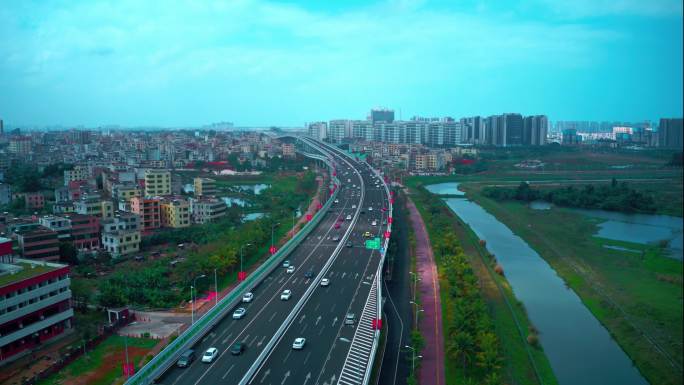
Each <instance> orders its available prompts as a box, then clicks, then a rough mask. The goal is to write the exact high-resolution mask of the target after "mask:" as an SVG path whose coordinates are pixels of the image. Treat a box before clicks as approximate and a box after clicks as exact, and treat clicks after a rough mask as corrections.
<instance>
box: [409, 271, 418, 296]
mask: <svg viewBox="0 0 684 385" xmlns="http://www.w3.org/2000/svg"><path fill="white" fill-rule="evenodd" d="M409 274H411V275H412V276H413V302H416V291H417V290H418V281H420V280H421V279H420V277H418V274H416V273H414V272H412V271H409Z"/></svg>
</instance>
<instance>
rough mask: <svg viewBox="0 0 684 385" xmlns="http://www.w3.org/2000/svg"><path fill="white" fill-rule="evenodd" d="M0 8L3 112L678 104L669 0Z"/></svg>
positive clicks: (528, 110)
mask: <svg viewBox="0 0 684 385" xmlns="http://www.w3.org/2000/svg"><path fill="white" fill-rule="evenodd" d="M0 15H1V16H3V19H4V20H7V22H6V23H4V24H3V25H2V26H0V35H3V36H10V37H12V38H11V39H2V42H0V57H2V59H0V84H1V85H2V86H3V89H4V90H6V92H4V93H2V94H0V117H1V118H2V119H4V121H5V125H6V126H8V127H9V126H33V125H38V126H42V125H63V126H67V127H68V126H78V125H83V126H86V127H97V126H106V125H110V124H114V125H121V126H126V127H145V126H147V127H164V126H171V127H182V126H201V125H204V124H207V123H209V122H216V121H231V122H233V123H235V125H236V126H242V127H247V126H269V125H277V126H290V127H292V126H303V125H304V123H305V122H310V121H316V120H326V121H327V120H333V119H340V118H356V117H359V118H363V117H365V114H366V112H367V110H368V108H369V106H387V107H390V108H393V109H395V111H397V115H401V117H402V118H403V119H404V120H407V119H408V118H409V117H410V116H413V115H421V116H453V117H455V118H459V117H465V116H475V115H479V116H488V115H493V114H499V113H502V112H506V111H508V112H520V113H522V114H523V115H534V114H546V115H547V116H549V120H550V121H557V120H598V121H605V120H613V121H635V122H636V121H643V120H651V121H654V122H655V121H658V119H659V118H661V117H678V116H681V115H682V107H681V106H682V48H681V46H682V36H681V27H682V17H681V3H680V2H677V1H669V0H661V1H655V2H648V3H642V2H636V1H632V0H622V1H618V2H604V1H598V2H589V1H579V2H569V3H565V4H562V3H557V2H547V1H542V0H539V1H536V0H535V1H518V2H512V3H508V4H507V5H506V6H503V7H502V6H498V7H493V6H490V5H487V4H485V3H480V2H466V3H461V4H459V5H451V4H448V3H447V2H439V1H437V2H429V1H426V2H423V1H383V2H372V3H365V2H357V1H355V2H345V4H332V5H331V4H317V3H310V2H295V1H288V2H284V1H279V2H264V1H258V0H246V1H239V2H215V3H211V4H203V5H194V6H190V5H187V4H179V5H178V6H176V7H168V8H161V9H158V8H157V7H155V6H154V5H139V4H137V3H135V2H123V3H118V4H117V6H116V7H113V6H111V5H108V4H106V3H102V2H72V3H69V4H67V5H65V6H63V7H56V6H54V5H50V4H42V3H35V4H20V5H7V4H3V5H2V6H1V7H0ZM635 74H638V75H639V76H634V75H635ZM418 94H420V95H421V96H420V97H416V95H418ZM398 117H399V116H398Z"/></svg>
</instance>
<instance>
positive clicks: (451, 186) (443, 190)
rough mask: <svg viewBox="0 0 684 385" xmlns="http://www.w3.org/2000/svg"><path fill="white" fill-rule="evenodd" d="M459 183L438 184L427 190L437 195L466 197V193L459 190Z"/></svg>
mask: <svg viewBox="0 0 684 385" xmlns="http://www.w3.org/2000/svg"><path fill="white" fill-rule="evenodd" d="M458 185H459V183H458V182H446V183H437V184H431V185H428V186H425V188H426V189H427V190H428V191H429V192H431V193H433V194H437V195H465V193H464V192H463V191H461V190H459V189H458Z"/></svg>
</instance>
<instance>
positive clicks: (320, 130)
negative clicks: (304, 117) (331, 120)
mask: <svg viewBox="0 0 684 385" xmlns="http://www.w3.org/2000/svg"><path fill="white" fill-rule="evenodd" d="M308 128H309V136H310V137H312V138H315V139H318V140H325V139H327V138H328V123H326V122H314V123H309V127H308Z"/></svg>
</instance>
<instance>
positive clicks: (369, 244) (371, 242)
mask: <svg viewBox="0 0 684 385" xmlns="http://www.w3.org/2000/svg"><path fill="white" fill-rule="evenodd" d="M366 248H367V249H371V250H379V249H380V238H374V239H367V240H366Z"/></svg>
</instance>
